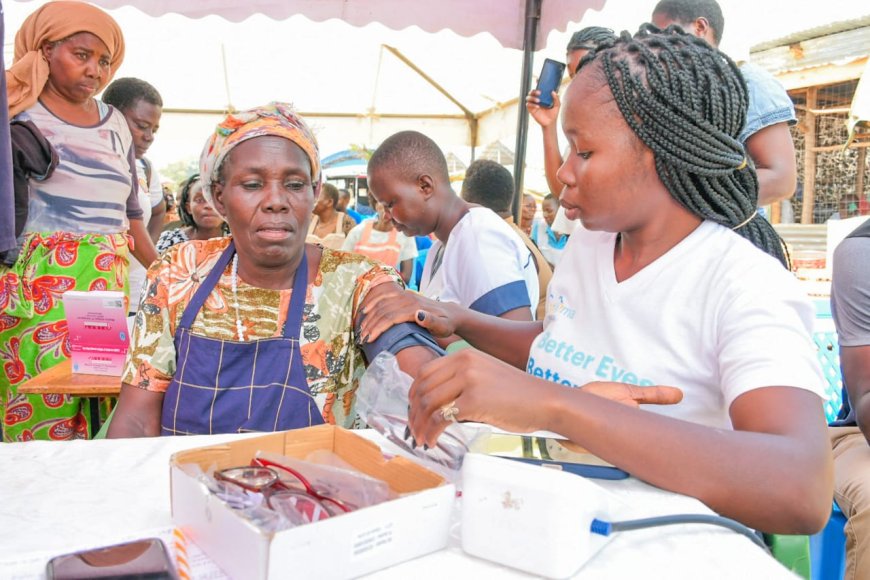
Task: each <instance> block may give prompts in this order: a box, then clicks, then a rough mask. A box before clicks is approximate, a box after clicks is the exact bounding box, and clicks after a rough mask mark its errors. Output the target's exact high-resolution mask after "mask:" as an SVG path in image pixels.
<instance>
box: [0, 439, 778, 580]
mask: <svg viewBox="0 0 870 580" xmlns="http://www.w3.org/2000/svg"><path fill="white" fill-rule="evenodd" d="M367 435H369V436H371V437H372V438H374V439H375V440H377V441H378V443H381V444H384V443H386V442H384V441H383V440H382V439H380V437H379V436H377V434H375V433H371V432H370V433H367ZM234 437H239V436H237V435H218V436H197V437H163V438H154V439H126V440H98V441H71V442H61V443H54V442H42V441H35V442H30V443H13V444H0V578H2V579H7V578H10V579H18V578H28V579H29V578H42V577H44V570H45V564H46V562H47V561H48V559H49V558H51V557H52V556H55V555H58V554H62V553H67V552H72V551H76V550H80V549H85V548H91V547H97V546H102V545H110V544H114V543H119V542H121V541H126V540H130V539H135V538H142V537H149V536H153V535H155V534H156V533H160V532H164V533H165V532H166V530H168V529H170V528H171V526H172V518H171V513H170V497H169V457H170V455H171V454H172V453H175V452H177V451H180V450H183V449H188V448H192V447H201V446H205V445H213V444H217V443H220V442H223V441H226V440H228V439H231V438H234ZM598 483H599V484H600V485H602V486H604V487H606V488H607V489H609V490H610V491H611V492H613V493H615V494H617V495H618V496H619V497H620V498H622V499H623V500H624V501H626V502H628V503H630V504H632V505H633V506H634V507H635V513H634V514H633V516H634V517H645V516H651V515H664V514H675V513H711V512H710V510H709V509H708V508H706V507H705V506H704V505H703V504H701V503H700V502H699V501H697V500H695V499H692V498H688V497H685V496H681V495H678V494H674V493H670V492H665V491H662V490H660V489H657V488H654V487H651V486H649V485H646V484H644V483H642V482H640V481H638V480H636V479H633V478H630V479H627V480H624V481H598ZM578 533H580V531H579V530H578ZM374 576H375V577H377V578H390V579H403V580H406V579H407V578H414V579H415V580H419V579H422V578H475V579H478V578H528V577H529V576H528V575H526V574H524V573H522V572H518V571H516V570H513V569H510V568H506V567H503V566H499V565H497V564H494V563H492V562H488V561H485V560H480V559H477V558H473V557H471V556H468V555H465V554H464V553H463V552H462V550H461V548H460V547H459V546H458V543H457V542H456V541H452V542H451V547H449V548H448V549H446V550H442V551H440V552H437V553H434V554H430V555H428V556H425V557H423V558H418V559H416V560H412V561H409V562H405V563H403V564H399V565H397V566H394V567H392V568H389V569H387V570H382V571H381V572H378V573H377V574H375V575H374ZM577 577H578V578H663V579H664V578H667V579H669V580H672V579H675V578H687V579H688V578H691V579H696V578H705V579H711V578H740V579H741V580H747V579H750V578H765V579H775V578H793V576H792V575H791V574H790V573H789V572H788V571H787V570H786V569H785V568H783V567H782V566H780V565H779V564H778V563H777V562H776V561H775V560H774V559H773V558H771V557H770V556H768V555H766V554H765V553H764V552H763V551H762V550H761V549H760V548H759V547H757V546H755V545H754V544H753V543H752V542H751V541H750V540H748V539H746V538H744V537H742V536H740V535H738V534H735V533H733V532H730V531H728V530H725V529H721V528H717V527H712V526H699V525H681V526H669V527H665V528H656V529H651V530H641V531H635V532H626V533H623V534H619V535H616V536H615V537H614V539H613V540H612V541H611V542H610V543H609V544H608V545H607V546H606V547H605V548H604V549H603V550H602V551H601V552H599V553H598V554H597V555H596V556H595V557H594V558H593V559H592V560H590V561H589V562H588V563H587V564H586V566H585V567H584V568H582V569H581V570H580V572H579V573H578V575H577Z"/></svg>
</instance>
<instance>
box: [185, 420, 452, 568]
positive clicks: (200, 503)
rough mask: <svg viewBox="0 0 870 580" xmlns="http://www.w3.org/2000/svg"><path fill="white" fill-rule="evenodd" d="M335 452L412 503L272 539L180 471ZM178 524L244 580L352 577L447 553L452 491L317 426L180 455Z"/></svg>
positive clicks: (405, 463) (406, 463) (340, 432)
mask: <svg viewBox="0 0 870 580" xmlns="http://www.w3.org/2000/svg"><path fill="white" fill-rule="evenodd" d="M316 449H330V450H332V451H334V452H335V453H337V454H338V455H339V456H341V457H342V459H344V460H345V461H347V462H348V463H350V464H351V465H353V467H354V468H356V469H358V470H359V471H361V472H363V473H366V474H368V475H370V476H372V477H377V478H379V479H383V480H384V481H386V482H387V483H388V484H389V485H390V487H391V488H392V489H393V490H394V491H396V492H398V493H400V494H405V493H410V492H416V493H413V494H412V495H408V496H405V497H401V498H399V499H396V500H393V501H389V502H385V503H382V504H379V505H376V506H372V507H367V508H363V509H360V510H357V511H354V512H351V513H348V514H343V515H341V516H337V517H333V518H330V519H328V520H323V521H320V522H316V523H313V524H308V525H304V526H299V527H297V528H292V529H289V530H283V531H281V532H277V533H275V534H269V533H266V532H263V531H261V530H260V529H258V528H257V527H255V526H254V525H252V524H251V523H250V522H248V521H247V520H246V519H244V518H242V517H240V516H239V515H238V513H237V512H236V511H235V510H233V509H231V508H230V507H229V506H227V505H226V504H224V502H222V501H221V500H220V499H218V498H217V497H216V496H214V495H212V494H211V493H210V492H209V491H208V489H206V487H205V485H204V484H202V483H201V482H199V481H197V479H196V478H194V477H191V476H190V475H188V474H187V473H185V472H184V471H183V470H182V469H181V468H180V467H181V466H183V465H185V464H191V463H195V464H198V465H199V466H200V467H201V468H202V470H203V471H205V470H207V469H209V468H210V467H214V468H215V469H225V468H228V467H235V466H239V465H248V464H249V463H250V461H251V459H252V458H253V457H254V455H255V454H256V452H257V451H271V452H274V453H281V454H284V455H288V456H291V457H296V458H299V459H304V458H305V457H306V456H307V455H308V454H309V453H311V452H312V451H314V450H316ZM170 476H171V486H172V518H173V520H174V521H175V523H176V525H177V526H178V527H180V528H182V530H183V531H184V532H185V534H187V535H188V537H189V538H190V539H192V540H193V541H194V542H196V544H197V545H198V546H199V547H200V548H202V550H203V551H204V552H205V553H206V554H208V555H209V557H211V558H212V559H213V560H214V561H215V563H216V564H218V565H219V566H220V567H221V568H223V570H224V572H226V573H227V574H229V575H230V576H232V577H233V578H238V579H240V580H242V579H244V580H248V579H267V578H269V579H275V578H291V577H292V578H349V577H354V576H360V575H363V574H368V573H370V572H374V571H376V570H379V569H382V568H386V567H388V566H392V565H394V564H398V563H399V562H403V561H405V560H410V559H412V558H416V557H419V556H422V555H424V554H428V553H430V552H434V551H437V550H441V549H443V548H444V547H446V545H447V539H448V534H449V524H450V514H451V510H452V507H453V503H454V501H455V496H456V490H455V487H454V486H453V485H452V484H445V483H444V480H443V478H442V477H441V476H440V475H437V474H435V473H433V472H431V471H429V470H428V469H426V468H424V467H421V466H420V465H417V464H416V463H414V462H413V461H410V460H408V459H406V458H404V457H393V458H391V459H389V460H388V459H385V458H384V456H383V454H382V453H381V450H380V448H379V447H378V446H377V445H376V444H375V443H373V442H371V441H369V440H367V439H364V438H362V437H360V436H359V435H355V434H354V433H353V432H352V431H347V430H345V429H340V428H337V427H334V426H332V425H320V426H317V427H309V428H307V429H297V430H294V431H285V432H280V433H272V434H269V435H265V436H263V437H253V438H250V439H243V440H240V441H234V442H232V443H227V444H222V445H214V446H211V447H202V448H198V449H191V450H188V451H183V452H180V453H176V454H175V455H173V456H172V458H171V460H170Z"/></svg>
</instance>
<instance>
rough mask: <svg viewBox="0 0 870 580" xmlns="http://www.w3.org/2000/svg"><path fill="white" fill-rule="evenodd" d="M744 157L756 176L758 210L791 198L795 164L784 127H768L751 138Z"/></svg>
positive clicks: (795, 174)
mask: <svg viewBox="0 0 870 580" xmlns="http://www.w3.org/2000/svg"><path fill="white" fill-rule="evenodd" d="M746 153H747V154H748V155H749V157H751V158H752V161H753V163H755V171H756V173H757V174H758V205H759V207H763V206H765V205H770V204H771V203H774V202H778V201H780V200H781V199H785V198H787V197H791V196H792V195H794V191H795V185H796V184H797V163H796V161H795V152H794V141H793V140H792V138H791V132H790V131H789V130H788V124H787V123H777V124H776V125H770V126H768V127H764V128H763V129H761V130H759V131H757V132H755V133H753V134H752V135H750V136H749V138H748V139H747V140H746Z"/></svg>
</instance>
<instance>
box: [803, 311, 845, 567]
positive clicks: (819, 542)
mask: <svg viewBox="0 0 870 580" xmlns="http://www.w3.org/2000/svg"><path fill="white" fill-rule="evenodd" d="M815 306H816V329H815V332H814V333H813V342H815V343H816V355H817V356H818V357H819V363H820V364H821V366H822V373H823V374H824V375H825V380H826V382H827V388H826V389H825V392H826V394H827V395H828V400H827V401H825V418H826V419H827V420H828V423H830V422H831V421H834V420H835V419H836V418H837V415H838V414H839V412H840V407H842V406H843V375H842V372H841V370H840V345H839V343H838V341H837V331H836V329H835V328H834V325H833V320H832V319H831V303H830V302H829V301H828V300H816V301H815ZM845 527H846V516H844V515H843V512H842V511H840V507H839V506H838V505H837V502H836V501H835V502H833V508H832V510H831V517H830V519H829V520H828V523H827V524H826V525H825V528H824V529H823V530H822V531H821V532H819V533H817V534H815V535H812V536H810V578H812V579H813V580H840V579H841V578H843V573H844V572H845V571H846V535H845V533H844V532H843V530H844V528H845Z"/></svg>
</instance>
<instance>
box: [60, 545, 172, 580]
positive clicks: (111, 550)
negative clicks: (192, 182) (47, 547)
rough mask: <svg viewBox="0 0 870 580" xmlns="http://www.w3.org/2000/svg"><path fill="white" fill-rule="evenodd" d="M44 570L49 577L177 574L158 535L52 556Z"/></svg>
mask: <svg viewBox="0 0 870 580" xmlns="http://www.w3.org/2000/svg"><path fill="white" fill-rule="evenodd" d="M45 573H46V576H47V577H48V579H49V580H72V579H79V578H116V579H130V580H132V579H134V578H135V579H137V580H141V579H145V578H147V579H149V580H150V579H153V580H158V579H160V580H176V579H177V578H178V576H177V574H176V573H175V567H174V566H173V565H172V560H171V559H170V557H169V552H168V551H167V549H166V546H165V545H164V544H163V542H162V541H160V539H159V538H148V539H145V540H137V541H134V542H127V543H124V544H117V545H114V546H108V547H105V548H95V549H93V550H83V551H81V552H73V553H72V554H64V555H62V556H55V557H54V558H52V559H51V560H49V562H48V565H47V566H46V570H45Z"/></svg>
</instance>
